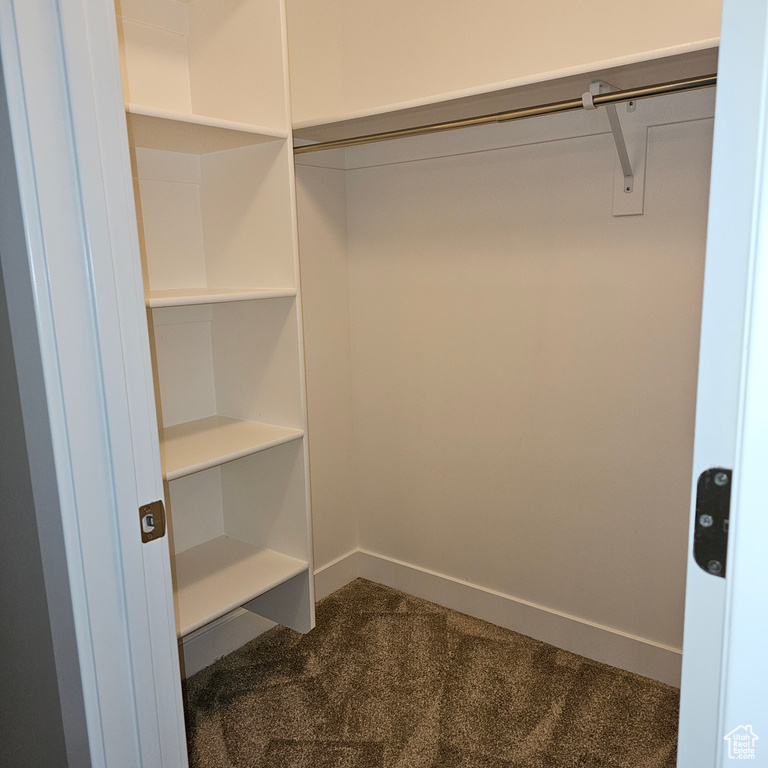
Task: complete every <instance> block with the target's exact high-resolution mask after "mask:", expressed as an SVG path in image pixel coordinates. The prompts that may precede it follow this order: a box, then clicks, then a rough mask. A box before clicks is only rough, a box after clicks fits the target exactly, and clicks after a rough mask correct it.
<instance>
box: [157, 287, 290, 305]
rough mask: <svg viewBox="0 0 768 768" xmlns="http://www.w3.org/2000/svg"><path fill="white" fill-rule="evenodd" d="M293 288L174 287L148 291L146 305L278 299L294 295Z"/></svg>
mask: <svg viewBox="0 0 768 768" xmlns="http://www.w3.org/2000/svg"><path fill="white" fill-rule="evenodd" d="M295 295H296V289H295V288H176V289H174V290H171V291H149V293H147V306H148V307H152V308H153V309H154V308H156V307H181V306H187V305H190V304H219V303H223V302H226V301H252V300H254V299H280V298H284V297H287V296H295Z"/></svg>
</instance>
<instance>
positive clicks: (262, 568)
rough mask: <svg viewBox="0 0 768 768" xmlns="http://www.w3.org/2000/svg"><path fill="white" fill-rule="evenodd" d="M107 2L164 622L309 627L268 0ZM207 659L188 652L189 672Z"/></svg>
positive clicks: (293, 263)
mask: <svg viewBox="0 0 768 768" xmlns="http://www.w3.org/2000/svg"><path fill="white" fill-rule="evenodd" d="M116 11H117V14H118V31H119V39H120V50H121V64H122V71H123V83H124V91H125V101H126V110H127V119H128V134H129V141H130V145H131V156H132V164H133V173H134V184H135V199H136V208H137V217H138V222H139V232H140V243H141V250H142V258H143V272H144V278H145V294H146V304H147V308H148V317H149V326H150V343H151V348H152V359H153V368H154V386H155V392H156V401H157V411H158V422H159V425H160V446H161V455H162V464H163V476H164V480H165V489H166V499H165V501H166V507H167V517H168V530H169V535H170V545H171V553H172V570H173V574H174V589H175V605H176V614H177V629H178V634H179V637H180V638H181V640H182V641H183V642H185V643H188V642H190V641H194V638H195V637H196V635H195V633H196V631H198V630H201V628H202V631H203V633H209V632H210V630H211V628H212V626H213V627H214V628H215V627H216V624H213V625H212V622H216V621H217V620H220V619H222V617H224V619H223V620H224V622H225V623H226V622H227V621H229V620H230V619H231V618H232V617H233V615H235V616H238V617H240V623H241V624H243V622H245V623H246V624H247V626H248V628H249V631H250V632H251V633H254V632H258V631H263V629H264V628H265V627H266V626H269V624H268V622H266V621H264V619H266V620H270V621H276V622H279V623H281V624H285V625H288V626H291V627H293V628H295V629H298V630H300V631H304V632H305V631H307V630H309V629H310V628H311V627H312V626H313V621H314V600H313V597H312V590H313V585H312V566H311V563H312V547H311V528H310V522H309V486H308V458H307V440H306V409H305V396H304V370H303V366H304V363H303V346H302V320H301V303H300V299H299V281H298V262H297V243H296V212H295V194H294V182H293V155H292V139H291V127H290V117H289V114H290V112H289V105H288V85H287V82H288V72H287V58H286V31H285V19H284V12H283V8H282V4H281V2H280V0H228V1H227V2H220V0H195V2H191V3H184V2H168V1H167V0H160V1H157V0H119V2H118V3H117V6H116ZM151 522H152V521H150V524H148V525H147V527H146V528H145V530H148V531H149V532H150V535H151V530H152V529H151ZM242 607H244V608H246V609H248V611H250V612H251V613H252V614H257V615H258V616H259V617H262V620H261V621H259V620H258V619H255V618H254V617H251V618H250V619H249V618H248V616H247V615H245V614H244V612H243V611H242V610H240V609H241V608H242ZM233 611H235V612H236V613H235V614H233V613H232V612H233ZM244 616H245V618H243V617H244ZM249 622H250V623H249ZM247 639H248V637H245V638H240V637H239V636H238V639H237V640H236V641H234V642H235V645H239V644H242V642H245V640H247ZM230 642H232V641H231V640H230ZM227 650H231V648H227V647H218V646H217V648H216V651H215V655H221V654H222V653H224V652H226V651H227ZM188 655H189V654H188ZM209 660H210V659H204V660H203V661H195V660H193V659H190V658H188V659H187V660H186V666H187V669H186V672H187V673H188V674H191V673H192V672H194V671H196V667H199V666H200V665H201V664H202V665H204V664H205V663H207V661H209Z"/></svg>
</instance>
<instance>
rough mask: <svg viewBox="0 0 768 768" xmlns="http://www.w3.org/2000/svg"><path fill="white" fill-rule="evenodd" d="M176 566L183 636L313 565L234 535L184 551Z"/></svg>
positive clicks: (221, 537) (180, 622) (180, 628)
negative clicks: (257, 545)
mask: <svg viewBox="0 0 768 768" xmlns="http://www.w3.org/2000/svg"><path fill="white" fill-rule="evenodd" d="M175 564H176V598H177V601H178V606H179V634H180V635H181V636H182V637H183V636H184V635H187V634H189V633H190V632H193V631H194V630H196V629H199V628H200V627H202V626H203V625H204V624H207V623H208V622H209V621H213V620H214V619H217V618H219V616H223V615H224V614H225V613H229V612H230V611H232V610H234V609H235V608H237V607H239V606H241V605H244V604H245V603H247V602H248V601H250V600H253V599H254V598H255V597H258V596H259V595H263V594H264V593H265V592H268V591H269V590H270V589H272V588H273V587H276V586H278V585H280V584H283V583H284V582H286V581H288V579H291V578H293V577H294V576H298V574H300V573H303V572H304V571H306V570H307V568H308V564H307V563H306V562H304V561H302V560H297V559H296V558H294V557H288V556H287V555H283V554H280V553H279V552H275V551H274V550H271V549H262V548H260V547H256V546H254V545H253V544H248V543H246V542H244V541H240V540H239V539H233V538H231V537H229V536H219V537H218V538H216V539H212V540H211V541H206V542H205V543H204V544H200V545H198V546H197V547H192V549H188V550H186V551H184V552H181V553H180V554H178V555H176V558H175Z"/></svg>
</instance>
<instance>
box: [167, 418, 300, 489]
mask: <svg viewBox="0 0 768 768" xmlns="http://www.w3.org/2000/svg"><path fill="white" fill-rule="evenodd" d="M303 436H304V432H303V431H302V430H301V429H290V428H289V427H278V426H276V425H275V424H260V423H258V422H256V421H243V420H242V419H228V418H227V417H226V416H208V417H207V418H205V419H197V420H196V421H188V422H186V423H185V424H176V425H175V426H173V427H166V428H165V429H164V430H163V431H162V434H161V438H160V444H161V446H162V450H163V454H164V456H165V466H164V476H165V479H166V480H169V481H170V480H177V479H178V478H180V477H185V476H186V475H191V474H194V473H195V472H201V471H202V470H204V469H210V468H211V467H216V466H218V465H219V464H226V463H227V462H228V461H234V460H235V459H242V458H243V456H250V455H251V454H252V453H258V452H259V451H266V450H267V449H269V448H274V447H275V446H276V445H283V443H289V442H291V440H299V439H301V438H302V437H303Z"/></svg>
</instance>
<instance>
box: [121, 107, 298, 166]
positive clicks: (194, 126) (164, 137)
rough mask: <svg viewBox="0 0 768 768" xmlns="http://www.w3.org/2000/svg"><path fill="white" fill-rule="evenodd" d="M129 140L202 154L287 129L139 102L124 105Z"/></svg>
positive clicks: (264, 139) (135, 144) (138, 144)
mask: <svg viewBox="0 0 768 768" xmlns="http://www.w3.org/2000/svg"><path fill="white" fill-rule="evenodd" d="M126 112H127V113H128V133H129V141H130V144H131V146H133V147H142V148H144V149H164V150H167V151H169V152H188V153H193V154H205V153H207V152H220V151H222V150H225V149H235V148H236V147H247V146H250V145H252V144H263V143H264V142H267V141H279V140H280V139H285V138H287V137H288V132H287V131H285V130H280V129H276V128H264V127H262V126H259V125H249V124H248V123H235V122H232V121H230V120H219V119H218V118H215V117H203V116H202V115H189V114H184V113H183V112H168V111H166V110H162V109H155V108H154V107H144V106H141V105H139V104H128V105H126Z"/></svg>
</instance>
